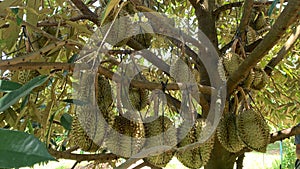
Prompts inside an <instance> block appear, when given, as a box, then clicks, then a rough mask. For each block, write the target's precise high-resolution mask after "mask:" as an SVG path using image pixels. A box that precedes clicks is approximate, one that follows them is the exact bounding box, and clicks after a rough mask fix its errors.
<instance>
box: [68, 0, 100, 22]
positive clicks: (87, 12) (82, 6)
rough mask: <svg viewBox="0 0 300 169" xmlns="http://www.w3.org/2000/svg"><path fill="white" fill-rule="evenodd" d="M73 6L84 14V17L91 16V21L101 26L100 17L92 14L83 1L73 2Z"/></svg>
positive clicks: (76, 0) (73, 0)
mask: <svg viewBox="0 0 300 169" xmlns="http://www.w3.org/2000/svg"><path fill="white" fill-rule="evenodd" d="M71 1H72V2H73V4H74V5H75V6H76V7H77V8H78V9H79V10H80V11H81V12H82V14H83V15H86V16H89V20H90V21H92V22H93V23H95V24H96V25H99V24H100V22H99V20H98V15H97V14H96V13H94V12H92V11H91V10H90V9H89V8H88V7H87V6H86V5H85V4H84V3H83V2H82V1H81V0H71Z"/></svg>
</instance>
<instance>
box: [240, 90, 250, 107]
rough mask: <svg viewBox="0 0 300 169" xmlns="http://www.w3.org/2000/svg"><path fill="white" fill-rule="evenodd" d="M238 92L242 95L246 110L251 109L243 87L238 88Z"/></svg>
mask: <svg viewBox="0 0 300 169" xmlns="http://www.w3.org/2000/svg"><path fill="white" fill-rule="evenodd" d="M238 91H239V92H240V93H241V95H242V97H243V99H242V100H244V101H245V105H246V109H247V110H249V109H250V106H249V103H248V102H247V96H246V93H245V91H244V89H243V88H241V87H238Z"/></svg>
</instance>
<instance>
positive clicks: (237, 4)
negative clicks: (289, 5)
mask: <svg viewBox="0 0 300 169" xmlns="http://www.w3.org/2000/svg"><path fill="white" fill-rule="evenodd" d="M284 2H288V0H284ZM243 3H244V1H241V2H233V3H230V4H225V5H223V6H220V7H219V8H217V9H216V10H214V15H215V16H218V15H219V14H220V13H221V12H223V11H226V10H230V9H232V8H234V7H241V6H242V5H243ZM272 3H273V1H267V2H254V6H262V5H271V4H272ZM278 3H280V2H278Z"/></svg>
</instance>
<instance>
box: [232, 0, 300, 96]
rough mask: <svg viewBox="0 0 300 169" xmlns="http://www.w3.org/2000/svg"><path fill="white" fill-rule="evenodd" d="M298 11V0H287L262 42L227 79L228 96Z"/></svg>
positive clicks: (293, 20) (279, 36)
mask: <svg viewBox="0 0 300 169" xmlns="http://www.w3.org/2000/svg"><path fill="white" fill-rule="evenodd" d="M299 11H300V1H299V0H289V3H288V5H287V6H286V7H285V9H284V10H283V12H282V13H281V14H280V16H279V17H278V19H277V20H276V22H275V23H274V25H273V27H272V29H271V30H270V31H269V33H268V34H267V35H266V36H265V38H264V39H263V40H262V42H261V43H260V44H259V45H258V46H257V47H256V48H255V49H254V50H253V52H252V53H251V54H250V55H249V56H248V57H247V58H246V59H245V60H244V62H243V63H242V64H241V65H240V66H239V68H238V70H237V71H235V72H234V73H233V75H232V76H230V77H229V79H228V81H227V92H228V96H229V95H231V93H232V92H233V91H234V89H235V88H236V87H237V85H238V84H239V83H240V82H241V81H242V80H243V79H244V78H245V77H246V74H247V73H248V72H249V71H250V70H251V69H252V68H253V67H254V66H255V65H256V64H257V63H258V62H259V61H260V60H261V59H262V58H263V57H264V56H265V54H266V53H267V52H268V51H269V50H271V49H272V47H273V46H274V45H276V43H277V42H278V41H279V40H280V38H281V37H282V35H283V34H284V33H285V32H286V29H287V28H288V27H289V26H290V25H291V24H292V23H293V22H295V21H296V20H297V17H298V13H299Z"/></svg>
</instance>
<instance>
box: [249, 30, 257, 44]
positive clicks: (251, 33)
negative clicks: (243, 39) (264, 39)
mask: <svg viewBox="0 0 300 169" xmlns="http://www.w3.org/2000/svg"><path fill="white" fill-rule="evenodd" d="M256 39H257V33H256V31H255V30H254V29H253V28H252V27H251V26H248V27H247V42H248V44H251V43H253V42H255V41H256Z"/></svg>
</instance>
